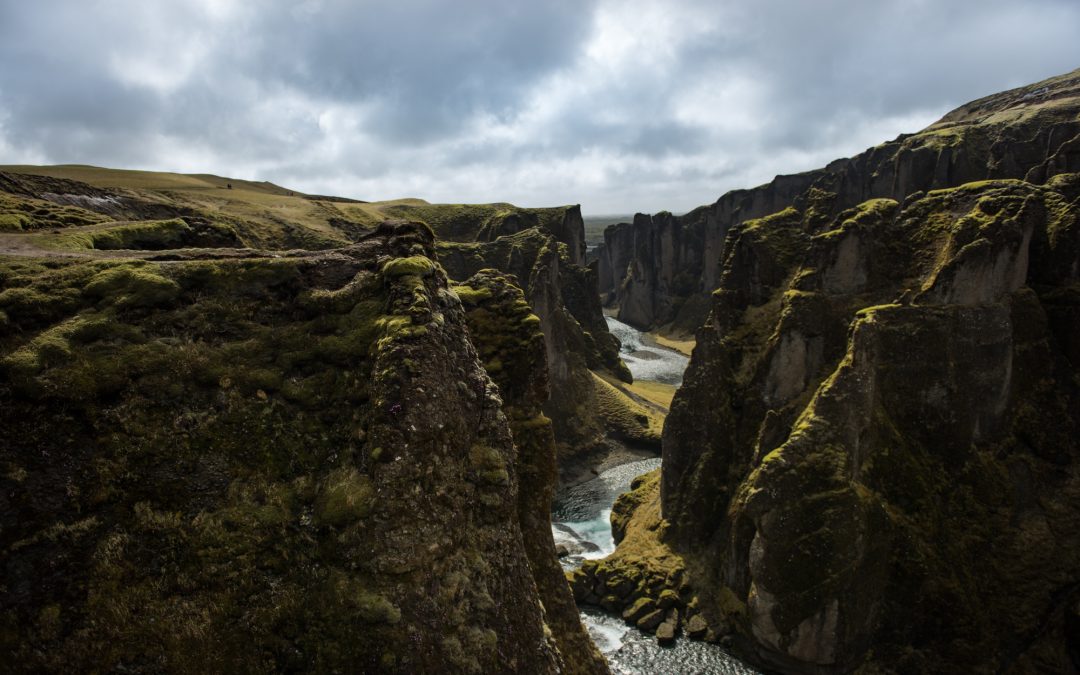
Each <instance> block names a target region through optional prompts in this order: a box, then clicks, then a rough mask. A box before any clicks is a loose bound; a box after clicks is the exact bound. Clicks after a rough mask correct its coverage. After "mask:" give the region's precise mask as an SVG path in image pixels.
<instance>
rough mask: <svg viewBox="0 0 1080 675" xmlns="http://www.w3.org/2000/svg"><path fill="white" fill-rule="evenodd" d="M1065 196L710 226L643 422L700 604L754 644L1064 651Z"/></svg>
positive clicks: (890, 657)
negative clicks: (723, 230)
mask: <svg viewBox="0 0 1080 675" xmlns="http://www.w3.org/2000/svg"><path fill="white" fill-rule="evenodd" d="M1078 195H1080V182H1078V177H1077V176H1076V175H1066V176H1061V177H1059V178H1058V179H1055V180H1053V181H1051V183H1050V184H1048V185H1047V186H1035V185H1031V184H1029V183H1024V182H1020V181H992V182H986V183H976V184H969V185H966V186H962V187H960V188H954V189H950V190H943V191H933V192H930V193H929V194H928V195H927V196H926V197H924V198H921V199H918V200H915V201H913V202H911V203H909V204H908V205H907V206H905V207H903V208H901V207H900V206H899V205H898V204H896V202H892V201H889V200H876V201H872V202H867V203H865V204H863V205H861V206H860V207H858V208H856V209H853V210H851V211H849V212H847V213H844V214H842V215H841V216H840V217H839V218H837V219H836V221H834V222H833V223H832V225H831V227H829V228H827V229H818V228H814V227H813V226H812V224H811V221H808V220H807V219H806V218H805V216H804V215H803V214H800V213H799V212H797V211H795V210H793V209H792V210H789V211H786V212H783V213H782V214H780V215H778V216H776V217H774V218H771V219H767V220H763V221H751V222H750V223H747V224H745V225H744V226H741V227H740V228H738V229H736V230H733V232H732V238H731V240H730V241H729V246H728V251H727V255H726V256H725V267H724V276H723V279H722V280H721V288H720V290H718V291H717V292H716V293H715V294H714V300H713V310H712V315H711V319H710V321H709V323H708V324H707V325H706V326H705V327H704V328H703V329H702V330H701V331H699V334H698V347H697V349H696V350H695V353H694V356H693V358H692V360H691V364H690V367H689V369H688V371H687V375H686V383H685V385H684V387H683V388H682V389H680V391H679V392H678V393H677V394H676V397H675V400H674V402H673V405H672V410H671V414H670V416H669V418H668V424H667V426H666V428H665V435H664V468H663V476H662V484H661V496H662V511H663V516H664V518H665V519H666V521H667V522H669V523H670V529H669V531H668V533H667V535H668V536H667V541H668V542H669V543H670V544H671V545H672V546H674V547H675V548H677V549H678V550H679V551H680V552H682V553H684V554H685V555H686V558H687V564H688V567H689V568H690V569H691V570H692V571H693V572H694V574H693V577H694V584H695V586H696V587H697V588H698V590H699V591H700V592H701V594H702V596H703V597H706V596H707V597H709V598H710V600H709V601H707V602H704V603H703V604H704V605H706V606H711V607H713V608H715V609H718V608H720V607H721V606H723V607H724V612H717V614H724V613H726V614H727V615H726V616H723V617H722V618H720V617H718V618H720V623H721V624H726V625H727V626H730V627H732V628H735V629H736V630H737V632H738V633H739V634H740V635H741V636H742V637H743V638H745V641H744V643H743V644H744V646H745V648H746V649H748V650H750V651H752V652H753V653H755V654H756V655H757V656H758V658H760V659H761V660H762V661H764V662H765V663H767V664H770V665H772V666H774V667H778V668H781V669H784V670H791V671H802V672H816V671H818V670H820V671H822V672H844V671H847V670H850V669H852V668H855V667H856V666H859V665H860V664H863V662H864V660H866V659H869V660H870V664H871V666H872V667H869V671H870V672H872V671H874V670H876V669H878V668H880V669H882V670H885V671H889V672H893V671H895V672H940V671H942V670H945V671H958V670H963V671H966V672H995V671H1000V670H1008V669H1010V668H1015V669H1016V670H1017V671H1020V672H1022V671H1024V670H1026V669H1032V668H1048V669H1050V670H1054V671H1059V672H1063V671H1064V670H1065V669H1066V668H1067V667H1068V656H1067V649H1066V648H1067V641H1066V640H1065V638H1064V635H1063V626H1064V616H1065V612H1066V610H1068V609H1070V608H1072V607H1073V605H1074V604H1075V603H1076V602H1077V599H1078V596H1077V593H1076V591H1077V588H1078V586H1077V583H1078V582H1080V534H1078V533H1080V444H1078V442H1077V438H1078V437H1080V436H1078V434H1080V379H1078V377H1077V373H1078V369H1077V365H1076V361H1075V359H1076V357H1077V353H1078V351H1077V350H1078V347H1080V342H1078V338H1077V335H1080V333H1077V331H1076V328H1077V320H1078V318H1080V277H1078V271H1080V269H1078V268H1080V240H1078V236H1080V224H1078V221H1077V216H1078V211H1077V208H1076V199H1077V196H1078ZM731 596H734V597H735V598H736V599H737V600H738V603H739V604H738V605H736V606H735V607H732V604H731V602H730V598H731ZM1074 647H1075V646H1074Z"/></svg>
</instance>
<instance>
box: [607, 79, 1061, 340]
mask: <svg viewBox="0 0 1080 675" xmlns="http://www.w3.org/2000/svg"><path fill="white" fill-rule="evenodd" d="M1078 98H1080V71H1074V72H1072V73H1069V74H1067V75H1063V76H1060V77H1056V78H1052V79H1049V80H1046V81H1044V82H1039V83H1037V84H1033V85H1030V86H1027V87H1022V88H1019V89H1014V90H1011V91H1008V92H1004V93H1001V94H996V95H994V96H988V97H986V98H983V99H980V100H978V101H974V102H972V103H969V104H967V105H965V106H962V107H961V108H958V109H957V110H955V111H953V112H951V113H949V114H948V115H946V116H945V117H944V118H942V119H941V120H940V121H938V122H937V123H935V124H933V125H931V126H930V127H928V128H927V129H925V130H923V131H921V132H919V133H917V134H911V135H902V136H900V137H898V138H897V139H896V140H894V141H890V142H888V143H883V144H882V145H879V146H877V147H874V148H871V149H869V150H867V151H866V152H863V153H862V154H860V155H857V156H855V157H852V158H850V159H840V160H837V161H835V162H832V163H831V164H829V165H828V166H826V167H825V168H823V169H819V170H816V171H809V172H806V173H801V174H795V175H790V176H777V177H776V179H774V180H773V181H772V182H770V183H768V184H766V185H762V186H759V187H757V188H753V189H750V190H734V191H731V192H728V193H726V194H725V195H723V196H722V197H720V199H719V200H717V201H716V202H715V203H714V204H712V205H710V206H703V207H700V208H697V209H694V210H693V211H691V212H689V213H687V214H685V215H683V216H678V217H674V216H671V215H670V214H666V213H661V214H658V215H656V216H652V217H650V216H645V215H638V216H636V217H635V219H634V222H633V224H621V225H614V226H610V227H609V228H608V229H607V230H606V231H605V232H604V243H603V244H602V245H601V246H600V247H599V249H598V251H597V257H598V260H599V266H598V270H599V288H600V291H601V293H602V294H604V295H605V299H606V300H607V301H608V302H610V303H614V304H617V305H618V306H619V319H620V320H621V321H625V322H626V323H629V324H631V325H633V326H636V327H638V328H641V329H648V328H652V327H656V326H660V325H662V324H667V323H669V322H674V323H675V324H676V326H677V327H678V328H681V329H683V330H688V331H693V330H696V328H697V327H698V326H700V325H701V324H702V323H703V322H704V319H705V316H706V315H707V313H708V311H709V306H710V305H709V301H708V294H709V293H711V292H712V291H713V290H715V289H716V288H718V287H719V284H720V274H721V271H722V268H721V266H720V264H719V262H720V260H721V252H722V251H723V248H724V241H725V239H726V237H727V236H728V232H729V231H730V230H731V228H733V227H734V226H736V225H738V224H739V223H742V222H745V221H748V220H753V219H756V218H762V217H765V216H768V215H770V214H773V213H777V212H779V211H782V210H783V209H785V208H787V207H788V206H794V207H796V208H797V209H799V211H800V212H802V213H806V214H809V215H808V217H811V218H815V219H817V224H818V225H819V226H821V225H824V224H825V223H827V222H830V221H831V220H832V219H833V218H835V217H836V216H837V215H838V214H840V213H841V212H843V211H845V210H847V209H850V208H853V207H855V206H856V205H858V204H860V203H862V202H864V201H867V200H869V199H873V198H888V199H894V200H897V201H900V202H903V201H904V200H905V199H907V198H908V197H909V196H910V195H914V194H917V193H920V192H926V191H929V190H936V189H942V188H948V187H956V186H959V185H963V184H965V183H969V182H973V181H979V180H990V179H1001V178H1016V179H1022V180H1026V181H1028V182H1033V183H1037V184H1038V183H1043V182H1045V181H1046V180H1048V179H1049V178H1051V177H1053V176H1054V175H1057V174H1060V173H1069V172H1075V171H1078V170H1080V120H1078V119H1077V117H1076V110H1077V99H1078Z"/></svg>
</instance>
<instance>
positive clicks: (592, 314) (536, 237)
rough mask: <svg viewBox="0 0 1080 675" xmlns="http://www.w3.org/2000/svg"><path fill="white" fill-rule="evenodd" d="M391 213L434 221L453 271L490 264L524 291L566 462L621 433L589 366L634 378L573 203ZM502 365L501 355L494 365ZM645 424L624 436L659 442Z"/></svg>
mask: <svg viewBox="0 0 1080 675" xmlns="http://www.w3.org/2000/svg"><path fill="white" fill-rule="evenodd" d="M389 213H393V214H395V215H399V216H408V217H410V218H417V219H421V220H423V221H424V222H426V223H428V224H429V225H431V227H432V229H433V230H434V231H435V233H436V236H437V237H438V238H439V245H438V256H439V261H440V263H441V264H442V265H443V266H444V267H445V268H446V270H447V273H448V274H449V275H450V277H451V278H453V279H467V278H469V277H470V276H471V275H473V274H476V273H477V272H479V271H481V270H483V269H486V268H494V269H498V270H500V271H502V272H504V273H506V274H508V275H510V276H511V278H513V279H514V280H515V282H514V283H516V284H517V285H518V286H519V287H520V288H522V289H523V290H524V292H525V298H526V300H527V302H528V303H529V305H530V306H531V307H532V310H533V312H535V314H536V316H537V317H538V318H539V320H540V328H541V330H542V332H543V334H544V342H545V348H546V351H545V353H546V359H547V367H548V372H549V374H550V377H551V396H550V398H549V399H548V400H547V401H546V402H545V403H544V412H545V414H546V415H547V416H548V417H549V418H550V419H551V421H552V423H553V424H554V430H555V439H556V442H557V444H558V447H559V454H560V457H561V458H562V460H563V462H562V463H563V464H564V465H565V464H567V463H569V462H572V461H575V460H576V459H578V458H580V457H582V456H583V455H585V456H587V455H588V454H589V453H590V451H594V450H599V449H602V448H603V443H604V439H605V437H606V436H607V435H609V434H612V435H616V436H619V437H621V438H626V437H627V435H628V434H626V433H624V429H623V428H622V427H623V425H621V424H620V423H619V421H618V420H617V419H614V418H615V417H617V416H615V415H606V414H605V411H606V409H607V407H606V406H604V405H603V404H602V403H601V402H600V401H599V400H598V398H599V397H602V396H604V395H605V394H607V392H608V390H610V389H611V388H610V387H605V385H604V384H603V382H601V381H599V380H598V378H597V377H595V376H594V375H593V371H606V372H608V373H610V374H611V375H613V376H615V377H617V378H619V379H622V380H624V381H630V380H631V379H632V378H631V376H630V373H629V371H628V370H627V369H626V366H625V365H624V364H623V363H622V361H621V360H620V358H619V342H618V340H617V339H616V338H615V337H614V336H612V335H611V333H610V332H609V331H608V328H607V323H606V322H605V320H604V316H603V309H602V307H601V304H600V299H599V296H598V294H597V291H596V288H597V277H596V271H595V269H594V268H592V267H587V266H585V265H584V254H585V242H584V229H583V224H582V220H581V212H580V209H579V208H578V207H576V206H572V207H563V208H552V209H521V208H517V207H514V206H511V205H509V204H492V205H467V206H466V205H430V204H429V205H403V206H398V207H393V208H392V209H390V210H389ZM504 365H505V364H503V363H502V362H499V363H495V364H494V367H495V368H496V369H498V368H501V367H503V366H504ZM489 370H490V366H489ZM598 390H599V392H598ZM616 395H617V396H618V393H617V392H616ZM619 397H620V398H624V397H621V396H619ZM622 403H626V404H629V402H628V401H622ZM644 425H645V426H643V427H642V430H641V433H640V434H637V435H634V434H630V436H632V437H633V438H635V439H636V438H639V437H640V436H646V437H647V438H645V439H644V441H642V442H643V443H644V444H652V445H654V446H656V447H658V446H659V438H658V437H657V436H656V435H655V434H653V435H651V436H650V435H649V434H648V430H647V428H646V427H647V422H646V423H644ZM635 426H638V425H637V424H635Z"/></svg>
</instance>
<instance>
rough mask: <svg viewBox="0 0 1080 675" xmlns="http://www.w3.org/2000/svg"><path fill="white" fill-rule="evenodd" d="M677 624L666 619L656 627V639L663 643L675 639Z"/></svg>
mask: <svg viewBox="0 0 1080 675" xmlns="http://www.w3.org/2000/svg"><path fill="white" fill-rule="evenodd" d="M675 630H676V625H675V624H673V623H671V622H670V621H665V622H663V623H661V624H660V625H659V626H657V627H656V641H657V642H659V643H660V644H662V645H668V644H671V643H672V642H674V641H675Z"/></svg>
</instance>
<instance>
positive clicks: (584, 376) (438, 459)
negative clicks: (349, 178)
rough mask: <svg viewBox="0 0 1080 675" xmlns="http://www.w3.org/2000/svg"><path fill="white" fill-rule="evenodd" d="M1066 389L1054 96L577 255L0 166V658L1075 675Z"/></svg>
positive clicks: (540, 217)
mask: <svg viewBox="0 0 1080 675" xmlns="http://www.w3.org/2000/svg"><path fill="white" fill-rule="evenodd" d="M594 244H595V248H593V247H592V245H594ZM675 348H678V349H675ZM680 350H682V351H680ZM683 352H685V353H683ZM1078 364H1080V71H1074V72H1072V73H1069V74H1067V75H1063V76H1060V77H1056V78H1052V79H1050V80H1046V81H1044V82H1039V83H1037V84H1033V85H1030V86H1027V87H1022V88H1020V89H1015V90H1011V91H1007V92H1004V93H1001V94H996V95H993V96H989V97H986V98H983V99H980V100H977V101H974V102H972V103H970V104H967V105H965V106H962V107H960V108H958V109H957V110H955V111H953V112H951V113H949V114H948V115H946V116H945V117H944V118H942V119H941V120H940V121H939V122H937V123H935V124H933V125H931V126H930V127H928V128H927V129H924V130H923V131H920V132H918V133H914V134H910V135H904V136H901V137H899V138H898V139H896V140H894V141H890V142H886V143H883V144H881V145H879V146H877V147H874V148H871V149H869V150H867V151H865V152H864V153H862V154H859V155H857V156H855V157H852V158H850V159H841V160H836V161H834V162H832V163H830V164H829V165H828V166H826V167H825V168H823V169H820V170H817V171H811V172H807V173H802V174H797V175H793V176H779V177H777V178H776V179H775V180H773V181H772V182H771V183H769V184H767V185H763V186H760V187H757V188H753V189H748V190H737V191H734V192H729V193H727V194H725V195H724V196H722V197H720V199H719V200H718V201H716V202H715V203H714V204H712V205H710V206H704V207H700V208H698V209H695V210H692V211H690V212H689V213H686V214H684V215H681V216H675V215H672V214H670V213H667V212H662V213H659V214H655V215H644V214H638V215H637V216H635V217H634V218H633V222H628V223H621V224H616V225H613V226H610V227H608V228H607V229H606V230H605V231H604V233H603V241H602V242H592V241H587V239H586V234H585V226H584V221H583V218H582V214H581V209H580V207H578V206H563V207H555V208H524V207H518V206H514V205H511V204H505V203H497V204H431V203H428V202H426V201H423V200H419V199H401V200H395V201H386V202H364V201H359V200H354V199H348V198H340V197H329V196H324V195H308V194H304V193H301V192H297V191H294V190H290V189H288V188H284V187H280V186H277V185H274V184H272V183H265V182H251V181H242V180H237V179H229V178H221V177H217V176H210V175H204V174H198V175H195V174H170V173H152V172H136V171H122V170H111V169H100V168H96V167H89V166H81V165H62V166H2V167H0V376H2V377H0V438H2V443H0V568H2V569H3V570H4V572H3V581H2V583H0V654H3V656H4V660H3V661H2V662H0V670H4V671H5V672H27V673H29V672H140V673H141V672H191V673H195V672H198V673H203V672H281V671H289V672H294V671H296V672H364V673H368V672H370V673H443V672H448V673H583V674H596V675H602V674H604V673H609V672H615V673H650V672H702V673H707V672H714V673H732V674H740V675H741V674H742V673H753V672H782V673H807V674H814V675H824V674H833V673H852V672H857V673H861V674H863V675H870V674H872V673H905V674H907V673H937V672H971V673H1035V672H1052V673H1076V672H1080V440H1078V439H1080V369H1078Z"/></svg>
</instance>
